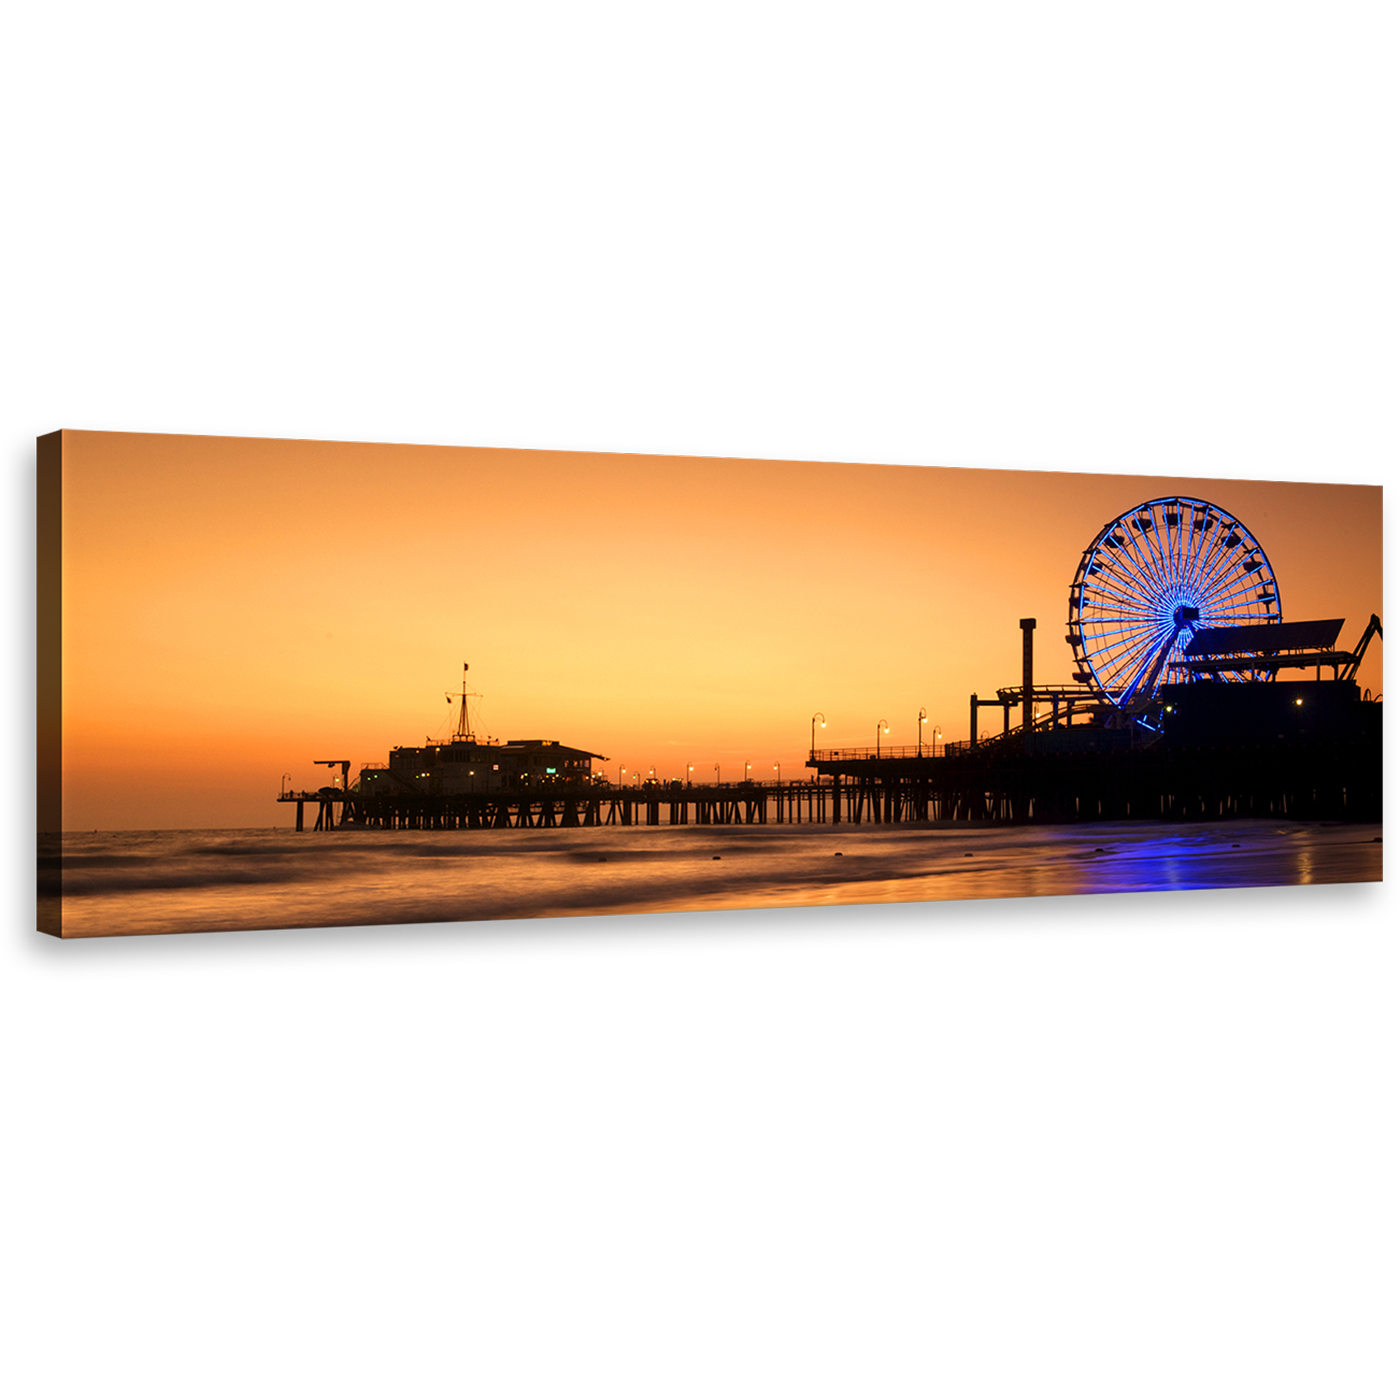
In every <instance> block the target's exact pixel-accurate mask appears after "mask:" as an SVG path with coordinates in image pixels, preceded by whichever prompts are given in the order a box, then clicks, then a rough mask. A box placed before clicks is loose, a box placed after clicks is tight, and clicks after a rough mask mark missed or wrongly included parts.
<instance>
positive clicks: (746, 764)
mask: <svg viewBox="0 0 1400 1400" xmlns="http://www.w3.org/2000/svg"><path fill="white" fill-rule="evenodd" d="M752 767H753V764H752V763H750V762H749V761H748V760H747V759H745V760H744V781H745V782H748V780H749V769H750V768H752Z"/></svg>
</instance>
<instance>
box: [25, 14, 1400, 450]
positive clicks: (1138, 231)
mask: <svg viewBox="0 0 1400 1400" xmlns="http://www.w3.org/2000/svg"><path fill="white" fill-rule="evenodd" d="M1394 25H1396V20H1394V10H1393V7H1392V6H1383V4H1379V3H1373V0H1365V3H1352V0H1341V3H1337V4H1331V6H1327V7H1326V8H1319V7H1316V6H1301V4H1284V6H1278V4H1274V6H1263V4H1259V3H1257V0H1226V3H1221V0H1212V3H1210V4H1205V3H1190V4H1184V6H1183V4H1179V6H1173V7H1170V10H1162V8H1161V7H1154V6H1145V4H1121V3H1119V4H1109V3H1106V0H1074V3H1070V4H1060V6H1043V4H1030V3H1022V0H1018V3H1011V4H998V6H974V7H969V6H951V4H934V6H930V4H920V6H914V4H904V3H878V4H869V6H864V7H861V8H858V10H853V8H848V7H837V6H832V4H818V6H811V4H805V6H795V4H787V3H760V4H743V6H738V4H724V3H721V4H717V6H710V7H707V8H703V10H696V8H682V7H675V6H672V7H661V6H638V4H629V3H616V0H613V3H603V4H595V6H566V4H549V3H546V4H533V6H524V7H521V6H484V4H455V6H434V4H406V6H398V7H395V8H393V11H392V13H389V11H385V10H384V8H382V7H371V6H363V4H339V6H328V4H305V3H302V4H286V3H279V4H263V3H255V4H246V6H242V7H239V8H237V10H227V11H225V10H220V8H211V7H189V6H168V4H160V3H140V4H134V6H122V7H112V6H98V4H91V3H66V4H64V3H56V4H50V6H43V7H25V8H21V10H18V11H15V14H14V15H13V17H11V18H10V20H8V21H7V24H6V46H7V52H10V53H11V55H13V56H14V62H13V66H11V67H13V71H11V74H10V77H8V80H7V83H6V84H4V88H3V91H0V119H3V127H4V130H6V133H7V134H6V141H4V161H6V176H7V178H6V186H7V189H8V190H10V192H11V206H10V209H11V217H10V218H8V220H7V221H6V230H4V232H3V234H0V238H3V239H4V251H6V258H4V267H6V273H4V322H6V336H4V347H3V350H0V356H3V363H0V368H3V371H4V372H3V374H0V403H3V406H4V412H6V414H8V416H67V417H73V416H81V417H133V416H134V417H140V416H157V417H172V416H181V417H232V416H241V417H246V416H259V417H308V416H347V417H368V420H370V427H371V428H372V430H378V431H410V430H434V428H440V430H454V431H462V430H479V431H510V430H564V431H578V430H608V431H623V430H679V428H685V430H694V428H710V430H724V431H728V430H734V431H736V433H738V435H739V445H741V447H771V445H777V447H826V448H840V447H851V448H874V447H886V445H897V447H906V445H939V447H949V448H959V447H1001V448H1015V447H1103V448H1105V449H1106V452H1107V461H1109V462H1142V463H1182V465H1190V463H1225V465H1228V463H1271V462H1273V463H1278V462H1299V463H1333V462H1358V463H1379V462H1393V461H1396V459H1397V456H1400V449H1397V448H1400V444H1397V441H1396V438H1397V431H1396V419H1394V412H1393V392H1394V381H1396V361H1394V336H1393V328H1394V323H1396V309H1397V305H1396V302H1397V286H1396V262H1394V258H1393V248H1394V245H1396V242H1397V230H1396V196H1394V182H1393V179H1390V178H1387V175H1389V171H1390V167H1392V165H1393V158H1392V157H1393V151H1392V143H1390V140H1389V137H1390V133H1392V132H1393V130H1394V127H1396V116H1397V113H1396V98H1394V84H1393V83H1392V81H1390V67H1392V63H1390V60H1392V56H1393V53H1394V38H1396V34H1394Z"/></svg>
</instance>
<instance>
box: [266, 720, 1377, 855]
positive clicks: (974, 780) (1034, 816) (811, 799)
mask: <svg viewBox="0 0 1400 1400" xmlns="http://www.w3.org/2000/svg"><path fill="white" fill-rule="evenodd" d="M1376 709H1377V710H1378V709H1379V706H1377V707H1376ZM1057 732H1060V733H1063V731H1055V730H1050V729H1044V730H1042V731H1041V732H1037V731H1036V730H1033V731H1032V733H1031V735H1030V736H1027V735H1025V734H1024V733H1022V732H1021V731H1019V730H1013V731H1011V733H1010V734H1008V735H999V736H998V737H997V741H996V742H986V741H984V742H982V743H979V744H977V745H972V744H949V745H947V746H946V747H945V746H940V748H939V751H938V752H937V753H934V754H930V753H929V752H928V750H927V749H924V750H922V751H920V752H916V751H914V750H912V749H910V750H900V749H896V750H884V751H882V752H880V753H878V754H877V753H876V752H875V751H873V750H861V749H843V750H838V749H828V750H820V749H817V750H813V751H812V752H811V754H810V755H809V757H808V761H807V765H808V767H809V768H813V769H815V770H816V772H815V775H814V776H813V777H810V778H804V779H799V780H790V781H785V782H772V783H757V782H754V783H733V784H706V785H701V784H694V785H689V786H686V785H682V784H680V783H673V784H664V783H659V784H656V785H654V786H650V785H649V786H643V787H640V788H638V787H617V786H611V785H603V784H586V783H585V784H568V785H563V784H561V785H559V786H555V787H521V788H518V789H514V790H511V789H502V790H497V791H493V792H481V793H452V794H432V793H425V794H415V793H396V794H383V795H375V796H373V797H368V798H366V797H362V796H361V795H360V794H359V793H357V792H356V791H354V790H351V791H350V792H349V793H346V792H343V791H341V790H339V789H322V790H321V791H319V792H285V793H282V794H281V795H280V796H279V797H278V801H279V802H284V803H294V804H295V805H296V809H297V821H296V829H297V830H298V831H302V830H304V829H305V815H306V809H307V808H308V807H310V808H313V809H314V810H315V813H316V815H315V824H314V827H313V828H312V829H313V830H316V831H330V830H334V829H335V828H336V827H338V826H344V825H350V826H353V827H357V828H369V829H374V830H380V831H459V830H472V831H477V830H521V829H527V830H553V829H561V828H563V829H571V828H579V827H634V826H648V827H657V826H689V825H696V826H770V825H784V826H786V825H792V826H798V825H826V826H836V825H841V824H851V825H861V824H864V823H873V824H888V823H905V822H933V821H936V822H955V823H964V822H966V823H987V822H996V823H1002V822H1006V823H1014V822H1076V821H1118V820H1124V819H1129V820H1131V819H1138V820H1158V821H1161V820H1168V821H1192V820H1197V821H1204V820H1220V819H1225V818H1230V817H1275V818H1298V819H1310V820H1339V821H1379V820H1380V819H1381V765H1380V762H1379V758H1380V733H1379V715H1378V714H1377V715H1376V718H1375V728H1374V730H1370V728H1369V726H1368V732H1363V733H1357V734H1354V735H1352V736H1349V737H1346V738H1335V739H1316V740H1311V739H1301V740H1293V739H1286V740H1283V741H1276V742H1273V743H1243V744H1241V743H1234V744H1207V745H1191V746H1171V747H1168V746H1165V745H1162V744H1157V745H1154V746H1151V747H1121V748H1107V749H1104V750H1102V751H1097V752H1096V751H1086V750H1083V749H1074V750H1070V751H1059V752H1057V751H1056V750H1055V748H1054V747H1053V744H1054V735H1055V734H1056V733H1057Z"/></svg>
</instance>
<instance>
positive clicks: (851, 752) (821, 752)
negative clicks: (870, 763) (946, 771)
mask: <svg viewBox="0 0 1400 1400" xmlns="http://www.w3.org/2000/svg"><path fill="white" fill-rule="evenodd" d="M967 747H968V745H967V743H966V742H957V743H951V744H924V745H922V746H919V747H916V746H914V745H912V744H911V745H909V746H908V747H905V748H899V747H897V746H894V747H892V746H891V745H889V744H881V745H880V747H879V748H878V749H813V750H811V752H810V753H809V755H808V757H807V762H808V763H848V762H850V761H852V760H863V759H868V758H874V759H885V758H888V759H905V758H951V757H952V756H953V755H954V754H957V753H962V752H963V751H964V750H965V749H966V748H967Z"/></svg>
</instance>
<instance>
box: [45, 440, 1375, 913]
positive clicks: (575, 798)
mask: <svg viewBox="0 0 1400 1400" xmlns="http://www.w3.org/2000/svg"><path fill="white" fill-rule="evenodd" d="M1189 465H1190V464H1183V472H1182V475H1180V476H1179V477H1145V476H1134V475H1129V474H1123V475H1089V474H1075V473H1067V472H1042V471H991V470H970V469H962V468H941V467H927V466H894V465H872V464H840V463H829V462H783V461H741V460H732V459H698V458H686V457H666V456H639V455H621V454H607V453H590V452H560V451H529V450H519V449H503V448H468V447H429V446H414V445H382V444H370V443H338V442H296V441H273V440H260V439H234V438H217V437H178V436H159V435H147V434H128V433H100V432H70V431H64V432H55V433H52V434H49V435H47V436H45V437H43V438H41V439H40V440H39V444H38V499H39V521H38V531H39V548H38V564H39V627H38V640H39V656H38V679H39V705H38V718H39V734H38V927H39V928H40V929H41V930H43V931H44V932H47V933H52V934H56V935H61V936H63V937H93V936H100V935H112V934H145V933H172V932H191V931H198V930H216V929H259V928H297V927H313V928H319V927H327V928H329V927H335V926H344V925H361V924H396V923H421V922H428V921H432V922H453V923H458V922H460V923H469V922H471V921H476V920H484V919H517V918H526V917H551V916H561V915H584V914H604V913H627V912H640V911H647V912H656V911H677V912H679V911H690V910H714V909H725V908H755V907H765V906H767V907H771V906H784V905H786V906H792V905H818V904H858V903H873V902H882V901H929V902H936V901H944V900H955V899H972V898H988V897H994V898H1002V897H1014V896H1033V895H1040V896H1047V895H1061V894H1087V893H1099V892H1124V891H1163V890H1188V889H1200V888H1209V887H1220V886H1263V885H1289V884H1307V883H1326V882H1346V881H1368V880H1379V879H1380V878H1381V851H1382V842H1381V834H1382V832H1381V795H1382V794H1381V713H1382V689H1381V655H1382V649H1383V632H1382V626H1381V623H1382V619H1381V618H1380V617H1379V616H1378V612H1379V609H1380V606H1381V603H1380V599H1381V489H1380V487H1378V486H1368V485H1338V484H1325V483H1314V484H1303V483H1285V482H1263V481H1242V480H1241V481H1236V480H1221V479H1213V480H1212V479H1200V478H1193V477H1192V476H1190V475H1189V470H1188V469H1189Z"/></svg>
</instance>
